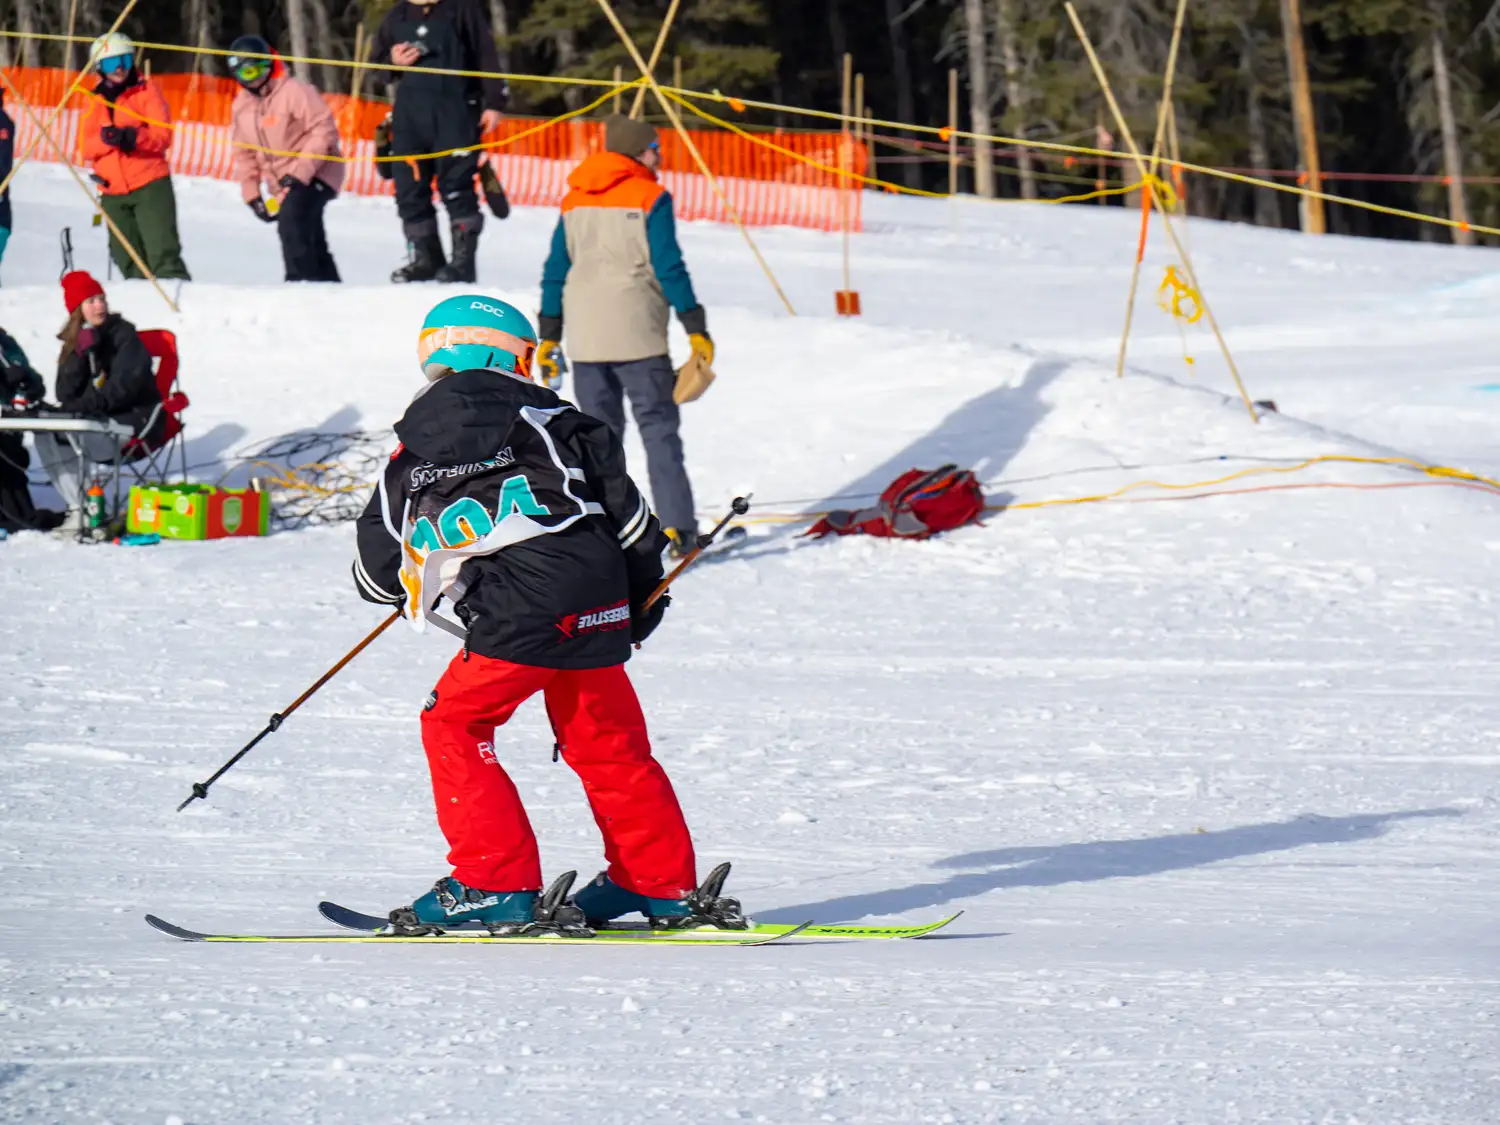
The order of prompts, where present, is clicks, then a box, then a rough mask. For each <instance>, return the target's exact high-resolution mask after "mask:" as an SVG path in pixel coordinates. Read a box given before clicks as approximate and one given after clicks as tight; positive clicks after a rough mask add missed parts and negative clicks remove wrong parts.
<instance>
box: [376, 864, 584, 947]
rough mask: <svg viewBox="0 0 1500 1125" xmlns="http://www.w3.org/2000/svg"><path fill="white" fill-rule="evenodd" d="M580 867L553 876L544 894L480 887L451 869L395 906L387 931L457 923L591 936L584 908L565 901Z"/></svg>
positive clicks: (415, 931)
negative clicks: (410, 899) (417, 895)
mask: <svg viewBox="0 0 1500 1125" xmlns="http://www.w3.org/2000/svg"><path fill="white" fill-rule="evenodd" d="M576 878H578V873H577V872H576V871H568V872H565V873H563V874H562V875H560V876H559V877H558V878H557V879H555V880H554V881H553V883H552V885H551V886H550V887H548V888H547V890H546V891H545V892H543V893H541V894H538V893H537V892H536V891H482V890H479V889H478V888H477V887H469V886H465V885H464V884H463V883H460V882H459V881H458V880H457V879H455V878H453V877H452V876H451V875H450V876H448V877H446V878H443V879H439V880H438V881H437V882H436V883H434V884H433V886H432V890H430V891H428V892H427V893H426V894H424V895H422V896H421V897H420V898H418V899H417V900H416V901H415V902H414V903H412V904H411V905H410V906H403V907H401V908H400V909H398V910H392V911H391V913H390V915H389V917H390V927H389V932H390V933H392V934H402V935H413V936H415V935H429V934H441V933H443V932H444V931H446V930H453V929H484V930H488V931H489V932H490V933H491V934H495V935H506V934H539V933H555V934H563V935H567V936H569V937H589V936H592V931H590V930H589V929H588V928H587V927H586V926H585V925H584V923H583V912H582V911H580V910H576V909H574V908H573V907H571V906H569V905H568V904H567V902H566V901H565V900H566V899H567V895H568V891H569V890H570V889H571V888H572V886H573V880H574V879H576Z"/></svg>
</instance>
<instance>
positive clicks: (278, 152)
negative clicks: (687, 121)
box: [79, 79, 640, 164]
mask: <svg viewBox="0 0 1500 1125" xmlns="http://www.w3.org/2000/svg"><path fill="white" fill-rule="evenodd" d="M639 81H640V80H639V79H638V80H637V82H639ZM627 85H629V84H627ZM79 93H81V94H85V95H86V96H88V97H90V98H93V99H94V100H95V101H101V102H102V101H107V100H108V99H106V98H104V97H102V96H100V95H99V94H96V93H94V92H93V91H92V90H80V91H79ZM612 97H614V94H613V93H612V92H606V93H604V94H601V95H600V96H599V97H598V98H596V99H595V100H594V101H592V102H590V103H589V104H588V105H586V106H582V107H581V108H579V109H572V110H569V111H568V112H567V113H564V114H562V115H561V116H558V117H554V118H552V119H550V120H548V121H543V122H542V123H541V124H539V125H534V126H532V127H531V128H530V129H524V130H522V131H521V132H519V133H517V134H516V135H515V136H513V137H504V138H502V139H501V140H498V141H482V142H480V143H479V144H473V145H465V146H464V147H463V148H450V149H448V150H446V151H444V152H422V153H412V154H410V155H402V156H371V157H368V158H365V157H357V156H331V155H329V154H327V153H322V152H287V151H285V150H283V149H276V148H266V147H265V146H264V145H255V144H251V143H250V142H249V141H236V140H231V141H230V142H229V143H230V145H231V146H232V147H234V148H242V149H244V150H246V151H247V152H259V153H262V154H263V155H265V156H288V157H292V158H294V159H297V160H303V159H313V160H322V161H325V162H327V163H329V164H354V163H356V162H358V161H360V160H363V159H369V160H370V161H371V162H372V163H375V164H398V163H405V162H407V161H412V160H438V159H441V158H442V157H445V156H453V155H455V154H456V153H461V152H475V151H478V150H481V149H484V150H488V149H496V148H505V147H506V146H507V145H513V144H515V143H516V142H517V141H520V140H524V139H525V138H527V137H530V136H533V135H535V134H537V133H540V132H542V131H543V130H546V129H550V128H551V127H552V126H554V125H556V124H558V123H559V122H562V121H567V120H568V119H569V118H573V117H581V116H582V115H583V114H585V113H589V112H591V111H592V110H595V109H598V108H599V106H601V105H603V104H604V103H605V102H607V101H608V100H609V99H610V98H612ZM123 112H125V113H128V114H130V115H131V116H132V117H134V118H136V119H137V120H140V121H143V122H145V123H146V124H147V125H155V126H156V127H157V128H159V129H172V130H175V129H177V128H179V127H180V125H179V123H175V122H171V121H157V120H156V119H155V118H152V117H147V116H146V115H145V114H143V113H139V112H137V111H136V110H135V109H126V110H124V111H123ZM181 124H188V122H182V123H181Z"/></svg>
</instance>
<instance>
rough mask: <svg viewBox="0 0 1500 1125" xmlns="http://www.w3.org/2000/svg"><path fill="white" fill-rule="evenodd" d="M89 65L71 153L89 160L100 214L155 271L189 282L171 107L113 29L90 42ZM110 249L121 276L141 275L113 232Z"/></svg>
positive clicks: (126, 40)
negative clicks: (88, 91) (172, 156)
mask: <svg viewBox="0 0 1500 1125" xmlns="http://www.w3.org/2000/svg"><path fill="white" fill-rule="evenodd" d="M89 65H90V66H91V67H92V68H93V69H94V70H95V71H96V72H97V73H98V75H99V85H98V86H96V87H94V92H93V97H91V98H90V99H89V104H88V108H87V109H86V110H84V113H83V120H82V121H81V122H79V125H78V151H79V155H80V156H81V157H82V158H83V160H84V161H86V162H88V163H89V164H91V165H92V166H93V169H94V175H93V179H94V182H95V183H96V184H98V185H99V202H100V204H101V205H102V206H103V207H104V213H105V214H106V215H108V216H109V217H110V220H111V221H112V222H113V223H114V224H115V226H116V227H117V228H118V229H119V231H120V233H121V234H122V235H124V236H125V238H127V239H129V240H130V244H131V245H132V246H134V247H135V249H136V252H137V253H138V254H140V256H141V258H142V259H144V261H145V263H146V266H147V267H148V268H149V269H150V270H151V272H152V273H153V274H155V275H156V276H157V277H165V278H181V279H182V280H184V281H188V280H191V278H190V277H189V275H188V271H187V266H185V265H183V262H182V245H181V243H180V242H179V241H178V238H177V199H176V197H175V196H174V195H173V194H172V169H171V168H170V167H169V166H168V164H167V149H168V148H170V147H171V144H172V129H171V117H170V110H168V109H167V99H166V98H164V97H162V93H161V91H160V90H158V89H157V88H156V86H154V85H153V84H152V83H150V82H148V81H147V80H146V79H144V78H142V77H141V75H140V72H139V71H137V70H136V68H135V44H134V43H132V42H131V41H130V39H129V38H128V37H127V36H124V35H121V34H120V33H119V32H118V31H114V32H111V33H110V34H108V35H102V36H100V37H99V38H98V39H96V40H94V45H93V47H92V48H91V49H90V51H89ZM109 252H110V255H111V257H113V258H114V260H115V265H116V266H118V267H119V269H120V273H121V274H123V275H124V276H125V277H143V276H145V275H144V274H142V273H141V270H140V267H139V266H137V265H136V264H135V261H134V259H132V258H131V257H130V254H129V253H128V252H127V251H126V249H125V247H124V246H123V245H121V244H120V240H119V239H118V238H116V237H115V234H114V231H111V232H110V235H109Z"/></svg>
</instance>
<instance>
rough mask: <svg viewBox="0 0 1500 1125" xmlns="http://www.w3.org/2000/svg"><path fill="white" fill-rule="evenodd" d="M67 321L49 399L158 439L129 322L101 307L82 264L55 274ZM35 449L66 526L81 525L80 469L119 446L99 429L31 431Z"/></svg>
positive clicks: (149, 385)
mask: <svg viewBox="0 0 1500 1125" xmlns="http://www.w3.org/2000/svg"><path fill="white" fill-rule="evenodd" d="M62 285H63V301H64V303H65V304H66V305H67V308H68V323H67V324H66V325H65V326H64V328H63V330H62V332H61V333H59V334H58V339H60V340H61V341H62V342H63V347H62V354H61V355H59V356H58V361H57V387H56V392H57V402H58V405H59V406H60V407H61V408H62V409H63V410H64V411H65V412H67V413H70V414H74V415H76V416H79V417H84V418H112V419H114V420H115V421H117V422H124V423H125V424H126V425H128V426H130V428H131V430H133V431H134V433H135V435H136V436H137V437H139V438H141V439H142V441H144V442H145V443H146V444H147V445H148V446H154V445H155V444H156V443H158V442H159V441H160V440H161V435H162V432H163V430H164V429H165V426H166V418H165V417H164V415H163V412H162V410H161V392H160V391H158V390H157V387H156V376H155V374H154V373H153V371H152V370H151V356H150V354H149V353H148V352H147V351H146V346H145V345H144V344H143V343H141V338H140V336H139V335H137V333H136V330H135V325H133V324H131V323H130V321H128V320H126V319H125V318H124V317H122V316H120V315H119V314H118V313H112V312H110V311H109V301H108V299H107V298H106V297H105V296H104V289H103V287H102V286H101V285H100V284H99V283H98V282H97V281H96V280H94V278H93V277H92V276H91V275H89V274H87V273H85V272H84V271H82V270H75V271H74V272H72V273H70V274H68V275H66V276H65V277H64V278H63V281H62ZM37 452H38V454H40V456H41V459H42V466H43V467H44V468H45V469H46V470H47V475H48V476H49V477H51V478H52V483H53V485H54V486H55V487H56V488H57V491H58V493H59V494H61V496H62V497H63V499H64V500H65V501H67V502H68V504H69V505H70V506H71V505H74V504H76V505H77V508H76V509H75V510H74V511H72V512H71V513H70V515H69V520H70V522H69V524H68V525H66V526H67V528H68V529H72V530H76V527H77V526H82V519H83V489H84V488H86V487H87V482H86V481H85V480H84V479H83V475H84V473H85V471H86V469H87V464H88V463H89V462H96V463H109V462H113V461H114V460H115V458H116V456H117V454H118V452H119V450H118V447H117V445H116V443H115V439H114V438H112V437H109V436H108V435H106V434H61V433H59V434H38V435H37Z"/></svg>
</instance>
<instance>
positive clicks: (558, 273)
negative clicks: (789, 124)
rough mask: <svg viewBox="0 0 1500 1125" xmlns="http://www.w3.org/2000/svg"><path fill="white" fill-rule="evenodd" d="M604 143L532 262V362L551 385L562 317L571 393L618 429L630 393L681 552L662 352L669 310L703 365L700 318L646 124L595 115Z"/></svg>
mask: <svg viewBox="0 0 1500 1125" xmlns="http://www.w3.org/2000/svg"><path fill="white" fill-rule="evenodd" d="M604 129H605V132H604V151H603V152H596V153H593V154H592V155H590V156H589V157H587V158H586V159H585V160H584V161H583V163H581V164H580V165H579V166H578V167H577V168H575V169H574V170H573V172H572V173H571V174H570V175H569V176H568V187H569V188H570V190H569V192H568V195H567V197H566V198H565V199H564V200H563V203H562V216H561V217H560V218H559V219H558V222H557V229H556V230H555V231H554V232H553V235H552V251H551V253H550V254H549V255H548V257H547V262H546V265H545V266H544V267H543V269H542V308H541V316H540V318H539V319H540V323H541V333H540V335H541V337H542V340H541V343H540V344H539V345H538V348H537V353H536V359H535V362H536V365H537V368H538V370H539V371H540V373H541V375H542V379H543V382H544V383H545V384H546V385H547V386H548V387H550V388H551V389H553V390H556V389H557V388H558V387H559V386H560V385H561V383H562V375H563V373H564V371H565V370H566V366H565V364H564V361H563V358H562V350H561V347H560V345H561V341H562V339H563V325H564V324H565V323H566V324H567V345H568V346H567V354H568V356H569V357H570V358H571V359H572V361H573V363H572V370H573V398H574V401H575V402H576V403H577V404H578V408H579V409H580V410H582V411H583V412H584V413H585V414H591V415H593V416H594V417H595V418H598V419H599V420H600V421H602V422H604V423H605V424H606V425H608V426H609V427H610V428H611V429H612V430H614V431H615V432H616V433H619V434H623V432H624V429H625V406H624V400H625V398H626V397H628V398H629V399H630V405H631V410H632V412H633V413H634V414H635V421H636V425H637V426H639V427H640V430H641V442H642V444H644V445H645V447H646V461H647V473H648V475H649V477H650V480H651V497H652V500H653V501H654V505H655V508H656V514H657V517H658V518H659V519H660V520H661V523H662V526H663V527H664V528H665V529H666V531H667V534H668V536H670V537H671V539H672V542H673V550H674V551H676V552H678V553H681V552H686V551H689V550H691V549H692V547H693V541H694V539H695V538H696V537H697V522H696V520H695V518H694V515H693V490H692V486H691V484H689V483H688V475H687V468H686V466H685V465H684V464H683V458H682V438H681V436H680V434H679V433H678V424H679V414H678V408H677V404H676V402H674V401H673V399H672V389H673V384H674V382H675V381H676V373H675V372H674V371H673V369H672V361H671V358H670V357H669V355H668V352H667V324H668V320H669V316H670V310H671V309H675V310H676V311H677V319H678V320H679V321H681V322H682V326H683V328H685V329H686V330H687V333H688V336H689V339H690V341H691V343H692V347H693V351H694V352H695V353H696V354H698V355H700V356H701V357H702V358H703V360H704V362H705V363H712V362H713V355H714V345H713V340H712V339H711V338H710V337H709V335H708V322H707V316H706V314H705V313H704V311H703V306H702V305H700V304H699V303H698V298H697V296H696V295H695V294H694V293H693V282H692V278H690V277H689V276H688V269H687V263H686V262H685V261H683V257H682V248H681V247H680V246H678V245H677V224H676V220H675V219H674V218H673V216H672V197H671V195H670V194H668V192H667V190H666V189H665V188H663V187H662V186H661V184H660V183H659V182H658V181H657V178H656V169H657V168H658V167H659V166H660V164H661V149H660V147H659V146H658V144H657V140H656V130H655V129H654V128H652V127H651V126H650V125H648V124H646V123H645V122H644V121H636V120H633V119H632V118H629V117H624V116H622V115H620V114H615V115H614V116H612V117H609V118H608V119H606V121H605V123H604Z"/></svg>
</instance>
